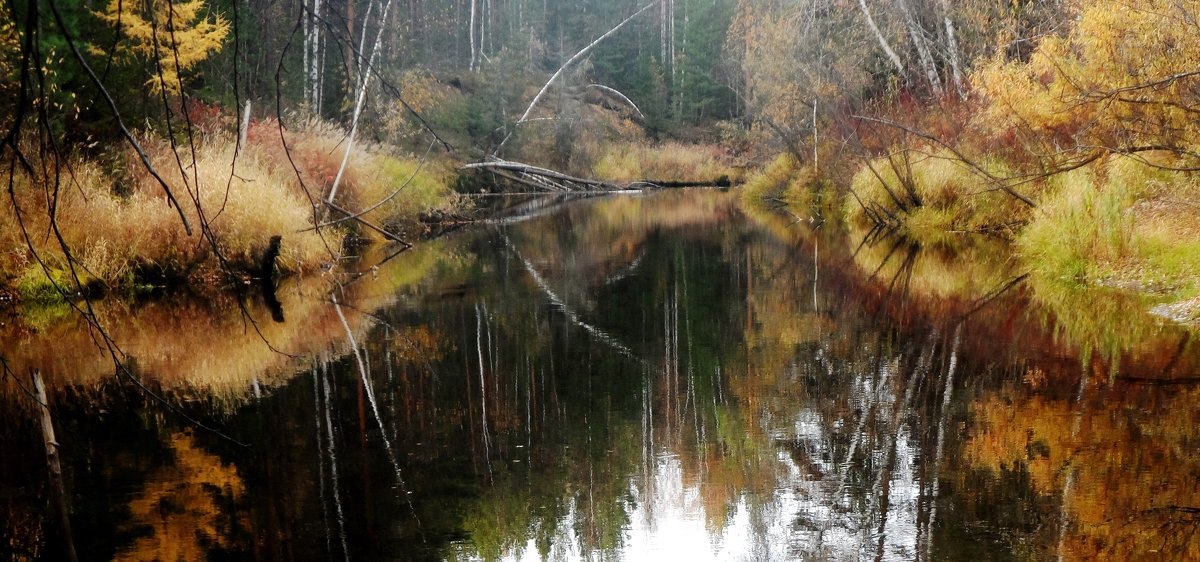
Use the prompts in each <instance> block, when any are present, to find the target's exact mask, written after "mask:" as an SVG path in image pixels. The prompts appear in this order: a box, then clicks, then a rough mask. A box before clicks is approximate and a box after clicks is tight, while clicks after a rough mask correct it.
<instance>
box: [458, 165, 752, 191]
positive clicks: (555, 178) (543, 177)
mask: <svg viewBox="0 0 1200 562" xmlns="http://www.w3.org/2000/svg"><path fill="white" fill-rule="evenodd" d="M463 169H464V170H477V171H482V172H487V173H491V174H494V175H495V176H497V177H500V178H503V179H506V180H509V181H511V182H514V183H518V184H521V185H523V186H526V187H530V188H533V189H536V190H540V191H546V192H580V191H626V190H642V189H668V188H681V187H730V186H731V185H733V183H732V182H731V181H730V180H729V176H720V177H718V178H716V179H713V180H709V181H660V180H649V179H647V180H640V181H635V182H630V183H617V182H609V181H603V180H597V179H590V178H580V177H575V176H572V175H568V174H564V173H562V172H557V171H554V170H550V169H547V168H541V167H538V166H533V165H530V164H525V163H522V162H513V161H509V160H490V161H487V162H476V163H474V164H467V165H465V166H463Z"/></svg>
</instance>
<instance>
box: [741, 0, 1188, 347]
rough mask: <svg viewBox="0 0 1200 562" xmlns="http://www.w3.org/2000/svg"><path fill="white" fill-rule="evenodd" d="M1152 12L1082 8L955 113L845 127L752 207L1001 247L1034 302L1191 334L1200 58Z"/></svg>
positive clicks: (1100, 5) (966, 95) (867, 118)
mask: <svg viewBox="0 0 1200 562" xmlns="http://www.w3.org/2000/svg"><path fill="white" fill-rule="evenodd" d="M1155 6H1158V5H1157V4H1154V3H1152V2H1140V1H1139V2H1135V3H1133V4H1127V3H1113V2H1090V3H1084V4H1081V5H1079V6H1077V7H1076V8H1074V9H1073V10H1074V12H1073V15H1072V18H1071V20H1070V23H1069V24H1068V25H1066V26H1065V27H1064V29H1062V30H1060V31H1058V32H1056V33H1055V34H1054V35H1052V36H1047V37H1045V38H1043V39H1042V40H1041V41H1040V42H1039V43H1037V45H1036V46H1035V47H1033V48H1032V52H1031V53H1029V54H1028V55H1027V56H1024V57H1013V56H1010V55H1005V54H998V55H995V56H994V57H992V58H987V59H982V60H978V61H975V63H974V65H973V70H972V71H971V72H970V73H969V74H970V75H969V76H967V77H966V78H967V80H966V81H965V82H964V83H963V88H964V91H963V93H961V94H959V95H957V96H955V95H947V96H937V97H931V98H929V99H926V100H924V101H917V100H915V99H912V98H907V99H906V98H903V97H899V98H898V99H895V100H891V101H889V102H887V103H883V104H877V105H873V106H868V107H864V108H860V109H858V110H843V111H842V112H841V113H840V114H838V115H836V116H834V117H831V118H830V121H831V123H829V124H827V125H826V127H827V128H828V129H832V130H833V133H836V134H826V136H825V137H824V140H822V141H820V142H817V145H816V146H815V147H810V148H811V149H812V157H811V158H810V157H807V155H805V154H803V153H802V151H796V150H793V152H795V153H796V155H794V156H793V155H788V156H784V157H781V158H780V159H779V160H777V161H776V162H775V163H774V164H772V165H770V166H767V167H766V168H765V169H764V170H763V171H762V172H761V173H760V174H758V176H757V177H756V178H754V179H752V180H751V181H750V182H749V185H751V186H752V187H753V189H751V190H748V195H750V196H751V198H754V197H764V196H765V197H773V198H780V199H783V200H787V201H789V202H790V203H791V204H792V205H793V207H794V208H795V209H797V214H803V213H802V212H800V211H801V210H802V211H804V212H808V211H809V209H810V208H812V207H814V195H820V196H822V197H823V198H818V200H817V201H816V202H815V206H816V207H819V208H820V212H821V214H822V216H825V217H827V218H832V219H835V220H838V221H844V222H845V223H847V224H848V225H850V226H851V227H852V228H856V229H870V228H879V229H883V230H888V231H895V232H896V233H898V234H899V235H901V236H903V237H905V238H907V239H909V240H912V241H914V242H917V243H919V244H922V245H926V246H946V247H955V246H957V245H959V244H960V241H961V240H962V239H963V238H964V237H967V236H970V235H973V234H979V235H986V236H992V237H997V238H1000V239H1003V240H1007V241H1009V242H1011V244H1010V245H1009V246H1008V248H1009V251H1010V252H1011V256H1012V259H1016V260H1019V261H1020V262H1021V263H1022V264H1023V266H1024V268H1025V270H1026V271H1028V272H1029V274H1030V277H1031V279H1033V280H1034V281H1035V283H1036V284H1038V285H1040V286H1051V285H1054V286H1058V287H1062V288H1065V289H1071V288H1111V289H1118V290H1122V291H1127V292H1132V293H1136V294H1138V295H1140V296H1141V298H1143V299H1144V300H1145V307H1144V308H1145V309H1147V310H1151V309H1153V310H1155V311H1157V312H1158V313H1159V314H1160V315H1161V316H1163V317H1166V318H1170V319H1172V320H1177V321H1181V322H1184V323H1189V324H1192V325H1200V306H1197V303H1198V302H1200V273H1198V272H1200V213H1198V212H1197V210H1198V209H1200V178H1198V176H1197V171H1198V170H1200V156H1197V155H1198V154H1200V128H1198V127H1197V126H1196V121H1195V119H1194V113H1195V112H1196V111H1197V110H1198V108H1200V97H1198V96H1197V94H1196V92H1198V91H1200V89H1197V86H1198V85H1200V75H1198V74H1197V73H1196V72H1195V71H1194V69H1195V63H1196V61H1195V57H1194V56H1193V54H1194V53H1196V52H1200V42H1198V40H1197V38H1196V36H1195V34H1193V33H1191V32H1190V30H1188V29H1187V28H1186V26H1181V25H1178V23H1179V22H1178V19H1177V18H1178V17H1179V15H1180V14H1179V13H1177V10H1184V8H1182V7H1180V6H1175V7H1174V8H1171V9H1167V8H1162V9H1159V8H1158V7H1155ZM1184 11H1185V12H1186V10H1184ZM1150 30H1153V32H1150ZM1117 46H1120V47H1119V48H1118V47H1117ZM1167 53H1172V54H1170V55H1167ZM1173 53H1187V55H1183V56H1178V57H1177V56H1175V55H1174V54H1173ZM814 138H816V137H815V136H814ZM814 142H815V141H814ZM847 145H850V148H849V149H846V148H845V147H846V146H847ZM835 154H836V155H839V157H837V158H833V159H831V158H829V156H830V155H835ZM818 156H820V158H819V159H818ZM818 161H819V162H821V165H820V166H818V165H817V164H816V163H817V162H818ZM830 185H832V186H833V190H832V191H833V192H834V193H833V197H829V196H828V195H830V193H829V192H830V190H829V189H828V187H829V186H830Z"/></svg>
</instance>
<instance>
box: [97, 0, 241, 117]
mask: <svg viewBox="0 0 1200 562" xmlns="http://www.w3.org/2000/svg"><path fill="white" fill-rule="evenodd" d="M130 4H131V3H130V2H127V1H123V0H109V3H108V6H107V8H105V10H104V11H102V12H97V13H96V16H97V17H98V18H100V20H102V21H104V22H106V23H108V24H109V25H111V26H112V27H113V28H114V29H119V33H120V39H121V40H120V42H119V43H118V45H117V51H118V52H119V53H120V54H122V55H125V56H129V57H133V58H135V59H137V60H142V61H146V62H147V64H148V65H150V68H148V69H147V72H148V73H149V74H151V78H150V79H149V80H147V81H146V85H147V86H149V87H150V88H151V89H152V90H153V91H154V92H156V93H157V92H160V91H163V90H166V91H167V92H169V93H172V94H178V93H179V91H180V88H181V87H182V74H183V73H184V72H186V71H187V70H190V69H191V68H193V67H194V66H196V65H197V64H199V63H200V62H202V61H204V60H205V59H207V58H208V57H210V56H212V55H213V54H215V53H216V52H217V51H219V50H221V46H222V45H223V44H224V42H225V37H226V36H227V35H229V29H230V27H229V22H228V21H227V20H225V18H223V17H221V15H220V14H212V15H211V16H210V15H209V14H208V12H207V9H206V6H205V4H204V0H179V1H175V0H150V1H149V2H147V3H146V4H145V6H147V7H145V8H142V9H139V10H134V9H132V8H131V7H130Z"/></svg>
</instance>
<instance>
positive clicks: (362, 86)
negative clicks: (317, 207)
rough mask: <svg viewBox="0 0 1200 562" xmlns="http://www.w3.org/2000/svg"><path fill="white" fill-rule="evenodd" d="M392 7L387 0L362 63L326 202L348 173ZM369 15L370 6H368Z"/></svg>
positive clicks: (364, 23)
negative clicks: (342, 148) (339, 160)
mask: <svg viewBox="0 0 1200 562" xmlns="http://www.w3.org/2000/svg"><path fill="white" fill-rule="evenodd" d="M391 8H392V0H387V3H386V4H384V5H383V13H382V14H380V16H379V31H377V32H376V33H375V45H374V46H373V47H372V48H371V55H370V56H369V57H368V58H367V60H366V62H365V64H363V65H362V68H361V71H360V72H359V76H361V80H360V81H359V82H360V83H359V85H358V98H357V100H355V102H354V117H353V118H351V120H350V135H349V136H348V137H346V152H345V153H343V154H342V165H341V166H340V167H338V173H337V176H335V177H334V178H333V186H332V187H330V188H329V196H328V197H326V199H325V203H326V204H333V199H334V197H336V196H337V192H338V186H339V185H341V183H342V176H343V175H345V173H346V164H347V163H349V162H350V153H351V152H352V151H353V150H354V137H355V135H357V134H358V119H359V118H360V117H362V108H363V102H364V101H365V100H366V98H367V86H368V85H370V83H371V69H372V67H373V66H374V64H375V55H378V54H379V49H380V45H381V44H382V42H383V32H384V30H385V29H387V17H388V11H389V10H391ZM367 13H368V15H369V14H370V8H369V7H368V8H367ZM366 29H367V20H363V34H364V35H365V34H366ZM360 53H361V51H360Z"/></svg>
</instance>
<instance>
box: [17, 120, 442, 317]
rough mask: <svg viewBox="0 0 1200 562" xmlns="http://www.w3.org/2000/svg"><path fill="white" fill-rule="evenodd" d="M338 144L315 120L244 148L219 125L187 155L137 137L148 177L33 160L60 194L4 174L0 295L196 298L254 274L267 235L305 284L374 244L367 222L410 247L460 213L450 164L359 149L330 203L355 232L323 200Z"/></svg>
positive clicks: (126, 165) (42, 300) (284, 264)
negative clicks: (175, 292)
mask: <svg viewBox="0 0 1200 562" xmlns="http://www.w3.org/2000/svg"><path fill="white" fill-rule="evenodd" d="M343 140H344V133H343V132H342V131H340V130H339V129H337V128H336V127H334V126H332V125H329V124H327V123H324V122H320V121H315V120H314V121H308V122H305V123H301V124H299V125H298V126H294V127H289V128H286V129H285V128H280V127H279V124H278V123H277V122H275V121H274V120H271V119H265V120H262V121H254V122H252V123H251V124H250V126H249V128H248V130H247V131H246V135H245V145H244V146H242V147H241V149H240V150H238V148H237V145H238V140H237V137H236V136H235V135H233V134H231V133H229V132H227V131H222V130H220V129H219V128H216V127H214V128H213V129H211V130H207V131H204V132H202V133H201V134H200V135H199V136H197V137H196V138H195V140H194V142H193V143H192V145H191V146H190V147H189V146H179V145H175V146H172V143H170V142H169V141H168V140H166V139H163V138H161V137H157V136H143V137H141V138H140V139H139V143H140V144H141V147H142V148H143V150H144V151H145V154H146V161H147V162H149V165H150V166H151V167H152V168H153V170H154V173H151V171H150V169H149V168H148V167H147V166H145V165H144V164H143V163H142V161H141V160H140V158H139V156H138V155H137V153H136V152H135V151H134V150H133V149H131V148H129V147H128V146H126V145H121V146H117V147H113V148H110V149H107V150H105V151H100V152H95V153H88V154H83V153H76V154H74V155H72V156H70V157H68V158H67V159H66V161H62V162H46V163H41V162H38V163H35V166H36V165H41V164H46V165H47V166H54V165H58V164H61V165H62V169H63V170H64V171H63V172H62V174H61V175H60V177H59V178H60V179H59V185H58V186H57V189H55V188H54V186H53V185H46V184H45V182H42V181H37V179H33V178H31V176H30V175H29V174H20V173H18V174H15V175H14V177H15V184H14V186H13V189H12V197H11V198H10V202H9V204H8V205H6V206H5V212H3V213H0V245H2V246H0V247H3V248H4V253H3V255H0V287H5V288H6V289H5V292H6V293H7V294H8V296H9V299H10V300H17V301H20V302H22V303H27V304H34V305H37V304H54V303H63V302H65V301H66V300H67V299H69V298H74V297H78V296H82V295H84V294H97V293H120V294H136V293H138V292H142V291H147V290H153V289H161V288H173V287H187V288H189V289H191V290H198V291H204V290H209V289H213V288H220V287H225V286H230V285H233V284H237V283H239V282H243V281H244V280H246V279H249V278H250V277H254V276H261V275H263V274H264V272H263V271H262V270H263V268H264V265H263V264H262V259H263V256H264V255H265V254H266V252H267V250H268V248H269V247H270V246H271V240H272V238H273V237H276V236H278V237H280V239H281V243H280V244H279V247H278V250H279V252H278V258H277V259H276V260H275V266H276V267H277V269H278V271H279V272H281V273H283V274H285V275H286V274H301V273H312V272H316V271H320V270H322V269H329V268H331V267H333V266H335V265H337V264H338V263H339V262H340V261H342V260H343V259H344V258H345V257H346V254H347V251H346V248H347V247H348V246H350V245H352V244H351V242H353V241H365V242H374V241H379V240H382V238H383V236H382V235H381V234H380V233H379V232H378V231H376V230H374V229H372V228H368V227H366V226H365V225H366V224H367V223H369V224H370V225H373V226H378V227H380V228H382V229H385V230H387V231H389V232H391V233H394V234H396V235H398V236H416V235H419V234H420V232H419V229H420V224H421V223H420V221H419V220H418V215H419V214H421V213H424V212H427V211H429V210H430V209H452V208H454V207H455V206H456V205H457V204H458V203H457V198H456V196H455V195H454V193H453V191H452V190H451V189H450V178H451V176H452V173H453V169H454V164H453V163H452V162H450V161H449V160H448V159H447V158H445V157H443V156H442V155H440V154H425V155H412V154H405V153H401V152H398V151H394V150H389V149H387V148H385V147H383V146H365V147H359V148H357V149H356V150H355V151H354V152H353V153H352V154H351V156H350V158H349V159H348V161H347V163H346V168H345V172H344V174H343V176H342V178H341V180H340V182H338V187H339V189H338V192H337V196H336V198H335V199H334V201H335V203H336V205H337V206H338V207H340V208H342V209H348V210H354V211H355V212H362V213H363V214H362V217H361V218H362V219H363V221H365V222H363V223H358V222H354V221H347V220H342V219H343V217H342V215H340V214H337V213H330V212H328V211H326V210H325V206H324V205H323V203H322V201H323V200H324V199H325V198H326V197H327V194H328V193H329V191H330V189H331V188H332V186H333V184H334V181H335V178H336V177H337V175H338V171H339V167H340V166H341V160H342V154H343V149H342V148H341V146H340V145H341V143H342V142H343ZM155 175H157V176H158V177H155ZM34 178H36V176H34ZM159 178H161V182H160V180H159ZM168 190H169V191H170V194H171V195H172V196H173V197H174V199H175V200H176V201H178V203H177V205H178V207H176V203H174V202H172V200H171V198H170V197H169V196H168ZM14 209H16V210H17V212H14ZM51 217H54V220H53V221H52V220H51ZM318 225H319V226H320V228H319V229H318V228H315V227H316V226H318ZM188 228H190V229H191V233H190V234H189V232H188Z"/></svg>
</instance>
